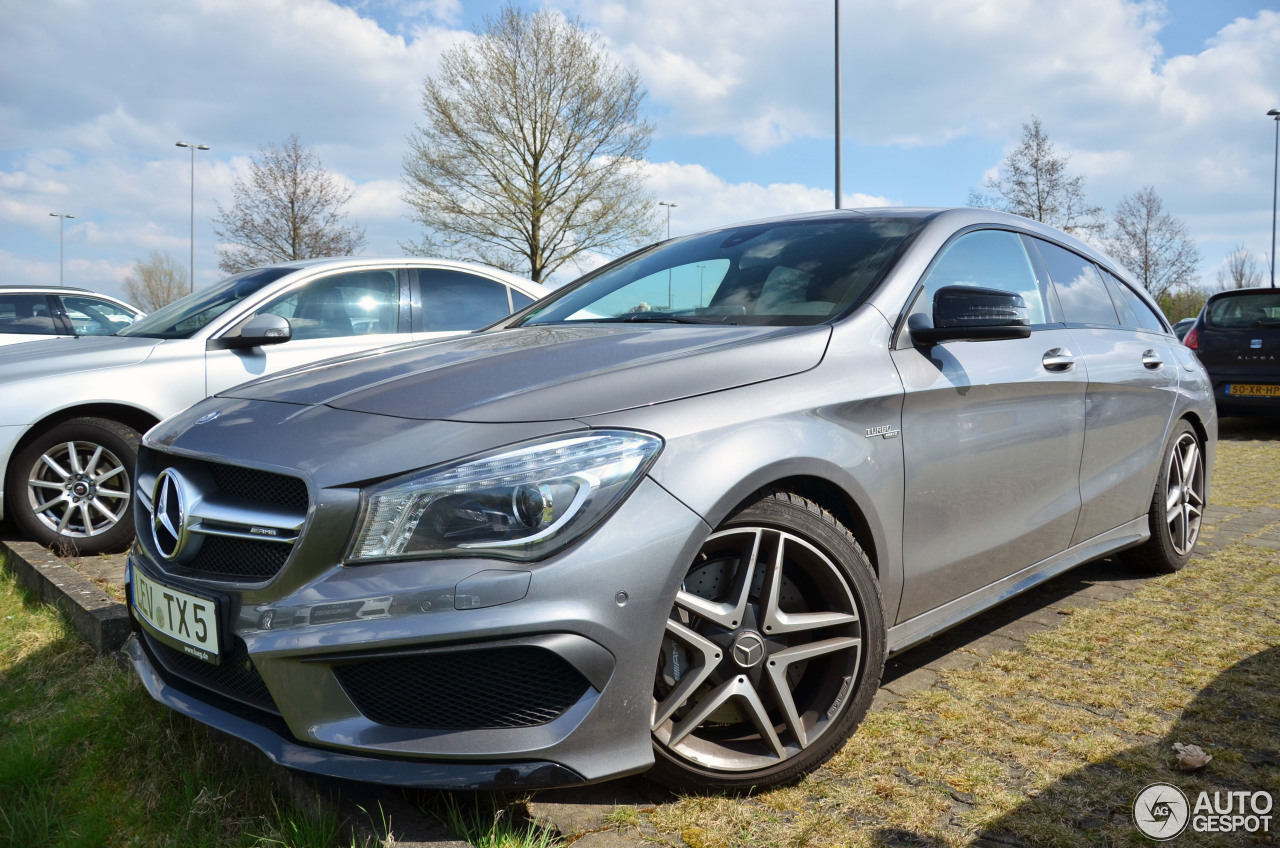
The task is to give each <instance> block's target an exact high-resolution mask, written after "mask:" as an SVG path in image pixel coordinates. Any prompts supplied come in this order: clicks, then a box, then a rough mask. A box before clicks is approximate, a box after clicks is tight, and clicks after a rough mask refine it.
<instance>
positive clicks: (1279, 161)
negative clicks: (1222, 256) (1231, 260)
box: [1267, 109, 1280, 288]
mask: <svg viewBox="0 0 1280 848" xmlns="http://www.w3.org/2000/svg"><path fill="white" fill-rule="evenodd" d="M1267 114H1268V115H1270V116H1271V117H1272V118H1275V119H1276V152H1275V164H1274V165H1273V166H1272V170H1271V288H1275V287H1276V183H1277V180H1278V179H1280V109H1272V110H1271V111H1270V112H1268V113H1267Z"/></svg>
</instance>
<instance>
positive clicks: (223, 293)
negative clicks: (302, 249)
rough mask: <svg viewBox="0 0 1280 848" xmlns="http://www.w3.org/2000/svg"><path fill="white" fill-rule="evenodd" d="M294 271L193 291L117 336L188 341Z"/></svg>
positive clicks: (248, 274)
mask: <svg viewBox="0 0 1280 848" xmlns="http://www.w3.org/2000/svg"><path fill="white" fill-rule="evenodd" d="M296 270H297V269H296V268H258V269H256V270H253V271H245V272H244V273H241V274H236V275H235V276H234V277H228V278H227V279H225V280H223V281H222V282H220V283H215V284H214V285H212V286H210V287H209V288H207V289H202V290H201V291H198V292H193V293H191V294H189V295H187V296H186V297H183V298H180V299H178V300H175V301H174V302H173V303H171V304H169V305H168V306H164V307H161V308H160V309H157V310H156V311H155V312H152V313H151V314H150V315H148V316H147V317H145V318H139V319H138V320H137V321H135V322H134V323H132V324H130V325H129V326H128V327H125V328H123V329H121V330H120V331H119V332H117V333H116V335H117V336H145V337H146V338H150V339H189V338H191V336H192V335H193V334H195V332H196V331H197V330H199V329H200V328H201V327H203V326H205V325H206V324H208V323H209V322H210V321H212V320H213V319H214V318H217V317H218V316H219V315H221V314H222V313H223V312H226V311H227V310H228V309H230V308H231V307H233V306H235V305H236V304H237V303H239V302H240V301H242V300H244V299H245V298H246V297H248V296H249V295H251V294H253V293H254V292H257V291H258V290H260V289H261V288H262V287H263V286H265V285H267V284H268V283H272V282H274V281H276V280H278V279H280V278H281V277H283V276H284V275H286V274H292V273H293V272H294V271H296Z"/></svg>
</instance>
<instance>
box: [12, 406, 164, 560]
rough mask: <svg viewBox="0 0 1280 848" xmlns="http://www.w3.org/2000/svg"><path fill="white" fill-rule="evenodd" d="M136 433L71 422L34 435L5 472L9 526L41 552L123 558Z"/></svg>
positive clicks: (96, 421)
mask: <svg viewBox="0 0 1280 848" xmlns="http://www.w3.org/2000/svg"><path fill="white" fill-rule="evenodd" d="M138 438H139V435H138V432H137V431H136V430H134V429H132V428H130V427H127V426H125V425H123V424H120V423H118V422H115V421H110V420H108V419H105V418H75V419H72V420H70V421H66V422H64V423H62V424H59V425H58V426H56V427H53V428H51V429H50V430H49V431H48V432H45V433H42V434H41V435H40V437H39V438H37V439H36V440H35V441H33V442H31V443H30V444H28V445H27V446H26V447H24V448H23V449H22V450H20V451H19V452H18V453H17V455H16V456H15V457H14V461H13V462H12V463H10V465H9V469H10V470H9V480H8V483H7V485H6V490H7V491H8V492H11V493H12V494H11V495H10V499H9V503H10V504H11V506H12V517H13V520H14V522H15V523H16V524H17V525H18V527H20V528H21V529H22V530H23V532H25V533H26V534H27V535H28V536H29V537H30V538H31V539H33V540H35V541H37V542H39V543H40V544H42V545H45V546H46V547H50V548H54V549H66V550H68V551H74V552H76V553H79V554H85V555H92V554H100V553H106V552H109V551H116V550H123V549H124V548H125V547H127V546H128V544H129V541H130V540H131V539H132V538H133V522H132V520H130V519H131V516H130V514H129V505H130V499H131V497H132V494H131V493H132V488H133V486H132V475H133V466H134V463H136V462H137V459H138Z"/></svg>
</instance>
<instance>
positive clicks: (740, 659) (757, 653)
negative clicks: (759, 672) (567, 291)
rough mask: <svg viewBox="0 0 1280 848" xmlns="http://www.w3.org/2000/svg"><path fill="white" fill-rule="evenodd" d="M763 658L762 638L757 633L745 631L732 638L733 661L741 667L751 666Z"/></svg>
mask: <svg viewBox="0 0 1280 848" xmlns="http://www.w3.org/2000/svg"><path fill="white" fill-rule="evenodd" d="M762 659H764V640H763V639H761V638H760V636H759V634H757V633H753V632H751V631H747V632H745V633H739V634H738V637H737V638H736V639H734V640H733V661H734V662H736V663H737V664H738V665H739V666H741V667H742V668H751V667H753V666H755V665H757V664H759V662H760V661H761V660H762Z"/></svg>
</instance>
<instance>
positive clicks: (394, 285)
mask: <svg viewBox="0 0 1280 848" xmlns="http://www.w3.org/2000/svg"><path fill="white" fill-rule="evenodd" d="M546 291H547V290H546V289H545V288H543V287H542V286H541V285H539V284H537V283H533V282H530V281H529V280H525V279H522V278H520V277H516V276H514V275H512V274H507V273H505V272H502V271H498V270H495V269H492V268H485V267H481V266H477V265H469V264H466V263H462V262H451V261H448V260H436V259H405V258H401V259H364V258H348V259H318V260H304V261H299V262H288V263H284V264H280V265H273V266H270V267H266V268H256V269H254V270H252V271H246V272H244V273H242V274H238V275H236V276H234V277H230V278H228V279H226V280H223V281H222V282H220V283H217V284H216V285H213V286H210V287H209V288H206V289H201V290H200V291H198V292H195V293H194V294H191V295H188V296H187V297H184V298H182V299H181V300H178V301H176V302H174V303H172V304H170V305H168V306H166V307H164V308H163V309H159V310H157V311H156V312H154V313H152V314H151V315H148V316H146V317H145V318H142V319H140V320H138V321H136V322H134V323H132V324H129V325H127V326H124V327H123V328H122V329H120V330H119V331H118V332H116V333H115V335H110V336H101V337H95V336H88V335H82V336H66V337H56V338H49V339H46V340H44V341H32V342H28V343H26V344H20V345H9V346H7V347H3V348H0V469H3V472H4V473H3V475H2V476H0V481H2V485H3V488H0V518H3V519H6V520H11V521H12V522H13V523H15V524H16V525H17V527H18V528H19V529H20V530H22V531H23V532H24V533H25V534H27V535H28V536H29V537H30V538H32V539H34V540H36V541H38V542H40V543H41V544H44V545H50V546H55V547H65V548H67V549H69V550H75V551H77V552H79V553H81V554H95V553H101V552H103V551H110V550H117V549H121V548H124V547H125V546H127V545H128V544H129V542H130V540H131V539H132V538H133V522H132V521H131V520H130V516H129V511H130V500H131V494H130V493H131V490H132V488H133V487H132V482H133V481H132V475H133V466H134V462H135V460H136V456H137V447H138V438H139V435H140V434H141V433H143V432H145V431H146V430H148V429H150V428H151V427H152V426H153V425H155V424H156V423H157V422H158V421H160V420H161V419H162V418H166V417H168V416H170V415H173V414H174V413H177V412H180V411H181V410H183V409H185V408H186V407H188V406H191V405H192V404H193V403H195V402H197V401H199V400H202V399H203V398H205V397H208V396H209V395H212V394H215V393H217V392H219V391H221V390H223V389H226V388H229V387H231V386H234V385H236V384H238V383H243V382H246V381H248V380H252V379H254V378H257V377H261V376H262V375H264V374H269V373H272V372H275V371H280V370H282V369H284V368H290V367H292V366H295V365H302V364H305V363H309V362H315V361H317V360H320V359H327V358H329V357H333V356H339V355H342V354H347V353H355V352H358V351H362V350H368V349H372V348H380V347H384V346H387V345H392V344H398V343H400V342H408V341H419V340H422V339H431V338H435V337H442V336H451V335H457V334H458V333H462V332H466V331H470V330H475V329H479V328H481V327H484V326H487V325H489V324H492V323H493V322H495V321H498V320H499V319H501V318H503V317H505V316H507V315H508V314H510V313H511V312H514V311H516V310H518V309H521V308H523V307H524V306H526V305H528V304H530V303H532V302H533V301H534V300H536V299H538V298H540V297H542V295H544V294H546Z"/></svg>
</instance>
